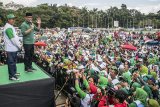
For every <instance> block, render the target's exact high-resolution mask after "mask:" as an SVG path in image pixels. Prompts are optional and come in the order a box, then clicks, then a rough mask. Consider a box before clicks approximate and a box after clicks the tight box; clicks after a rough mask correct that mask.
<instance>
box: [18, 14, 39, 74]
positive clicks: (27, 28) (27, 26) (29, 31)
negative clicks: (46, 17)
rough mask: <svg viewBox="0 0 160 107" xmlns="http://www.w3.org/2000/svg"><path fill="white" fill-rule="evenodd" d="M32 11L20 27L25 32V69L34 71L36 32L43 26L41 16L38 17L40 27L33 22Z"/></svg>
mask: <svg viewBox="0 0 160 107" xmlns="http://www.w3.org/2000/svg"><path fill="white" fill-rule="evenodd" d="M32 19H33V17H32V13H26V17H25V21H24V22H23V23H22V24H21V26H20V29H21V32H22V34H23V47H24V51H25V55H24V65H25V71H27V72H32V71H33V70H36V69H34V68H33V67H32V57H33V54H34V42H35V41H34V32H35V31H39V30H40V27H41V18H37V24H38V27H36V26H35V25H34V24H33V22H32Z"/></svg>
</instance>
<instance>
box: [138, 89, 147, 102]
mask: <svg viewBox="0 0 160 107" xmlns="http://www.w3.org/2000/svg"><path fill="white" fill-rule="evenodd" d="M147 97H148V94H147V93H146V91H144V90H143V89H142V88H137V89H136V95H135V99H136V100H139V101H141V102H142V103H143V104H144V105H146V102H147Z"/></svg>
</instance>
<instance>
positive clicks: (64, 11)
mask: <svg viewBox="0 0 160 107" xmlns="http://www.w3.org/2000/svg"><path fill="white" fill-rule="evenodd" d="M26 12H32V13H33V15H34V20H35V19H36V18H37V17H39V16H40V17H41V19H42V27H43V28H46V27H48V28H53V27H60V28H67V27H72V26H80V27H93V28H96V27H101V28H107V27H113V21H114V20H115V21H119V26H120V27H124V28H132V27H135V28H142V27H145V26H153V27H154V28H160V11H158V12H157V13H149V14H144V13H141V12H140V11H138V10H135V9H128V8H127V5H126V4H122V5H121V8H117V7H110V8H109V9H108V10H98V9H97V8H94V9H92V10H88V9H87V7H83V8H81V9H80V8H78V7H75V6H72V7H70V6H68V5H67V4H65V5H62V6H57V4H52V5H48V4H47V3H46V4H41V5H37V6H36V7H24V8H20V9H18V10H16V11H13V10H5V9H2V8H0V13H1V14H0V20H1V21H0V26H4V24H5V22H6V15H7V14H9V13H14V14H15V15H16V16H17V19H16V26H20V24H21V23H22V22H23V21H24V16H25V13H26Z"/></svg>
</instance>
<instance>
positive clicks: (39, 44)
mask: <svg viewBox="0 0 160 107" xmlns="http://www.w3.org/2000/svg"><path fill="white" fill-rule="evenodd" d="M34 45H35V46H47V44H46V43H44V42H36V43H34Z"/></svg>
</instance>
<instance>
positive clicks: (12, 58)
mask: <svg viewBox="0 0 160 107" xmlns="http://www.w3.org/2000/svg"><path fill="white" fill-rule="evenodd" d="M7 19H8V22H7V23H6V25H5V26H4V44H5V51H6V53H7V64H8V73H9V79H10V80H19V79H18V77H17V76H18V75H19V74H18V73H17V69H16V59H17V51H19V50H20V49H21V44H20V41H19V38H18V36H17V35H16V30H15V28H14V26H13V25H14V23H15V16H14V15H13V14H9V15H7Z"/></svg>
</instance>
